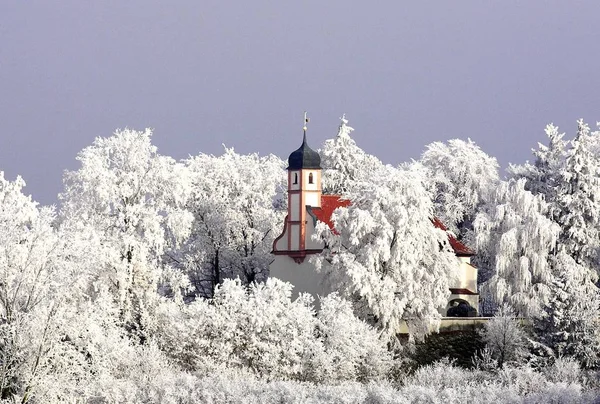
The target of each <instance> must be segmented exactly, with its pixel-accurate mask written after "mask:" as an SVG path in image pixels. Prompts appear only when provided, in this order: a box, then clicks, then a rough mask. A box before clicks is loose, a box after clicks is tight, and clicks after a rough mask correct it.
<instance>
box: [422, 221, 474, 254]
mask: <svg viewBox="0 0 600 404" xmlns="http://www.w3.org/2000/svg"><path fill="white" fill-rule="evenodd" d="M432 222H433V225H434V226H435V227H437V228H438V229H440V230H444V231H445V232H446V234H448V241H449V242H450V246H451V247H452V249H453V250H454V253H455V254H456V255H459V256H461V255H462V256H465V255H466V256H471V255H475V253H474V252H473V250H471V249H470V248H469V247H467V246H466V245H464V244H463V243H461V242H460V241H458V240H457V239H456V237H454V236H453V235H452V234H451V233H449V232H448V229H447V228H446V226H444V223H442V221H441V220H440V219H438V218H437V217H436V218H434V219H433V220H432Z"/></svg>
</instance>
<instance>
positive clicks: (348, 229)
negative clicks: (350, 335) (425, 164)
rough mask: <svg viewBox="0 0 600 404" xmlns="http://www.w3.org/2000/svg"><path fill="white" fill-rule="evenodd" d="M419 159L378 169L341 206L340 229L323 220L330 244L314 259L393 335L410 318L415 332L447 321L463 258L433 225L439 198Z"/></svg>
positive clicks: (320, 228)
mask: <svg viewBox="0 0 600 404" xmlns="http://www.w3.org/2000/svg"><path fill="white" fill-rule="evenodd" d="M424 183H425V171H424V169H423V168H422V166H420V165H419V164H416V163H415V164H413V165H411V166H407V167H403V168H400V169H393V168H391V167H387V168H386V169H384V170H380V171H379V172H376V173H373V175H372V176H371V177H370V178H369V181H368V182H363V183H361V184H360V186H357V187H355V189H353V190H352V191H349V192H347V193H346V194H345V195H346V197H348V198H349V199H350V200H351V202H352V204H351V205H350V206H349V207H347V208H338V209H336V210H335V211H334V212H333V215H332V221H333V223H334V224H335V231H334V232H332V231H330V229H329V227H328V226H327V225H325V224H323V223H319V224H318V225H317V233H318V237H321V238H322V239H323V240H324V241H325V246H326V248H325V250H324V252H323V254H320V255H318V256H316V257H315V258H313V260H314V263H315V265H316V268H317V269H318V270H320V271H324V272H325V273H326V274H327V276H328V278H329V279H330V280H331V282H332V287H333V289H334V290H338V291H340V293H341V294H342V296H344V297H347V298H348V299H350V300H352V301H354V303H355V307H356V309H357V311H358V313H359V314H360V316H361V317H362V318H364V319H369V320H370V321H372V322H373V323H374V324H376V325H377V326H378V327H379V328H381V329H383V330H385V332H386V333H387V334H388V335H394V334H395V332H396V331H397V330H398V329H399V327H400V325H401V323H402V322H403V321H406V323H407V324H408V327H409V332H410V333H411V335H413V336H415V335H416V336H420V335H424V334H426V333H428V332H429V328H430V326H433V327H435V326H436V324H439V319H440V317H441V316H440V314H439V312H438V309H439V308H440V307H444V306H445V305H446V303H447V300H446V299H447V297H448V295H449V289H448V288H449V281H450V280H452V279H454V276H456V274H455V272H456V271H457V268H458V264H457V258H456V257H455V255H454V253H453V252H452V250H451V248H450V247H449V245H448V237H447V234H446V233H445V232H444V231H442V230H440V229H437V228H436V227H434V226H433V224H432V219H433V203H432V198H431V194H430V193H429V192H428V191H427V189H426V187H425V184H424Z"/></svg>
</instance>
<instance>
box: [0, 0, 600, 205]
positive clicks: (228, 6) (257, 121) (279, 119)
mask: <svg viewBox="0 0 600 404" xmlns="http://www.w3.org/2000/svg"><path fill="white" fill-rule="evenodd" d="M352 3H353V2H348V1H339V0H328V1H322V0H321V1H316V0H306V1H298V2H291V1H281V0H280V1H274V0H273V1H267V0H253V1H238V0H236V1H223V0H220V1H217V0H203V1H172V2H166V1H163V2H157V1H142V0H137V1H122V0H119V1H98V2H84V1H80V0H77V1H12V0H8V1H2V2H0V170H3V171H5V173H6V176H7V177H8V178H10V179H14V177H15V176H16V175H17V174H21V175H22V176H23V177H24V178H25V180H26V181H27V183H28V187H27V189H26V191H27V192H29V193H32V194H33V197H34V199H36V200H39V201H40V202H42V203H54V202H55V201H56V194H57V193H58V192H59V191H60V190H61V187H62V185H61V181H62V172H63V170H64V169H74V168H77V162H76V161H75V156H76V154H77V152H78V151H80V150H81V149H82V148H84V147H85V146H87V145H90V144H91V143H92V141H93V139H94V138H95V137H96V136H109V135H110V134H111V133H112V132H113V131H114V129H116V128H122V127H125V126H128V127H131V128H136V129H143V128H145V127H152V128H154V129H155V135H154V143H155V144H156V145H157V146H158V147H159V152H161V153H162V154H166V155H170V156H173V157H175V158H177V159H180V158H185V157H187V156H188V155H189V154H197V153H199V152H205V153H214V154H219V153H220V152H221V150H222V146H221V144H222V143H225V144H226V145H228V146H233V147H234V148H235V149H236V150H237V151H239V152H243V153H248V152H253V151H258V152H260V153H261V154H268V153H274V154H277V155H279V156H280V157H282V158H286V157H287V155H288V154H289V152H291V151H292V150H294V149H295V148H297V147H298V145H299V143H300V142H301V135H302V131H301V127H302V113H303V111H304V110H308V111H309V116H310V117H311V124H310V128H309V143H310V144H311V146H313V147H314V148H316V147H318V146H319V145H320V144H321V143H322V141H323V140H324V139H326V138H330V137H333V136H334V135H335V133H336V127H337V125H338V117H339V116H340V115H341V114H342V113H343V112H345V113H346V114H347V116H348V118H349V119H350V125H351V126H353V127H354V128H355V129H356V131H355V132H354V138H355V139H356V140H357V142H358V143H359V145H360V146H361V147H363V148H364V149H365V150H367V151H368V152H370V153H373V154H375V155H377V156H378V157H380V158H381V159H382V160H383V161H385V162H387V163H393V164H396V163H400V162H403V161H407V160H409V159H411V158H418V157H419V155H420V153H421V152H422V150H423V148H424V146H425V145H426V144H428V143H430V142H432V141H435V140H447V139H450V138H457V137H458V138H463V139H465V138H467V137H470V138H471V139H473V140H474V141H476V142H477V143H478V144H479V145H480V146H481V147H482V148H483V149H484V150H485V151H486V152H487V153H489V154H491V155H493V156H496V157H497V158H498V159H499V161H500V163H501V164H502V165H503V166H505V165H506V164H507V163H508V162H522V161H524V160H525V159H529V158H530V149H531V148H532V147H535V145H536V142H537V141H544V134H543V129H544V126H545V125H546V124H547V123H549V122H554V123H555V124H558V125H559V126H561V129H563V130H566V131H567V132H569V134H572V133H573V130H574V128H575V126H576V124H575V120H576V119H577V118H579V117H583V118H584V119H585V120H586V121H588V122H590V124H595V122H596V120H600V111H599V109H598V106H599V105H600V95H599V93H598V88H599V84H600V56H598V54H597V53H598V50H599V48H598V43H599V40H600V28H599V24H598V16H599V15H600V3H598V2H597V1H562V0H561V1H558V0H555V1H541V0H540V1H537V0H528V1H507V0H502V1H491V0H486V1H481V0H477V1H476V0H473V1H458V2H456V1H454V2H450V1H418V2H400V1H397V0H396V1H391V0H390V1H388V0H385V1H379V2H354V3H355V4H352Z"/></svg>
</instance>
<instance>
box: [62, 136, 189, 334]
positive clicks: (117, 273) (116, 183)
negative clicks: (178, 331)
mask: <svg viewBox="0 0 600 404" xmlns="http://www.w3.org/2000/svg"><path fill="white" fill-rule="evenodd" d="M151 136H152V132H151V131H150V130H148V129H147V130H146V131H144V132H138V131H134V130H129V129H126V130H118V131H116V132H115V133H114V135H113V136H111V137H109V138H97V139H96V140H95V141H94V143H93V144H92V145H91V146H89V147H87V148H85V149H84V150H83V151H81V152H80V153H79V155H78V157H77V159H78V160H79V161H80V162H81V168H80V169H79V170H77V171H73V172H67V173H66V174H65V191H64V193H63V194H62V195H61V200H62V209H61V227H62V228H63V229H68V232H69V233H70V234H74V235H75V236H74V237H75V238H76V239H77V240H79V243H81V245H86V246H87V247H86V248H87V250H88V251H89V252H90V253H91V254H93V260H92V261H93V264H92V265H93V268H91V271H92V272H93V274H92V276H93V277H94V278H95V282H98V283H99V284H102V285H106V286H107V287H108V288H109V290H110V291H111V292H112V293H113V296H114V299H115V301H116V302H117V303H118V307H119V309H120V317H121V321H122V322H123V323H124V325H125V326H126V327H127V328H128V329H129V331H130V333H131V335H136V336H137V337H139V338H140V339H141V340H144V339H145V338H146V331H145V327H146V324H145V323H146V322H147V321H149V320H150V318H151V317H150V316H149V310H150V309H151V307H153V305H154V304H155V302H156V299H157V297H158V294H157V290H158V287H159V285H160V283H161V277H163V275H164V274H165V273H164V272H163V269H164V268H163V265H162V262H161V259H162V256H163V254H164V253H165V251H167V249H169V248H172V247H175V246H177V244H178V243H179V242H181V241H182V240H183V239H185V238H186V237H187V235H188V234H189V231H190V228H191V222H192V219H193V218H192V215H191V214H190V213H189V212H187V211H186V210H185V209H183V208H182V207H183V206H184V204H185V202H186V201H187V198H188V195H189V186H188V183H189V182H188V180H187V178H188V176H187V170H186V169H185V167H184V166H183V165H180V164H177V163H176V162H175V161H174V160H173V159H171V158H169V157H164V156H161V155H159V154H158V153H157V150H156V147H155V146H153V145H152V143H151ZM79 256H80V255H79ZM80 257H81V256H80Z"/></svg>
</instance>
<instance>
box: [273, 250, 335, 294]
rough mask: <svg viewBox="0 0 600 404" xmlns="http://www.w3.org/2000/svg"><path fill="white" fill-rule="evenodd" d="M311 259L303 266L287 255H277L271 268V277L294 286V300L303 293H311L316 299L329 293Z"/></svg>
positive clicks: (305, 261)
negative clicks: (310, 261)
mask: <svg viewBox="0 0 600 404" xmlns="http://www.w3.org/2000/svg"><path fill="white" fill-rule="evenodd" d="M309 259H310V256H307V257H306V258H305V259H304V261H303V262H302V263H301V264H297V263H296V262H295V261H294V260H293V259H292V258H290V257H288V256H287V255H276V256H275V260H274V261H273V262H272V263H271V265H270V267H269V270H270V276H271V277H274V278H278V279H281V280H282V281H286V282H290V283H291V284H292V285H294V290H293V293H292V297H293V298H296V297H298V295H299V294H300V293H301V292H307V293H310V294H311V295H312V296H313V297H314V298H315V299H317V296H324V295H326V294H327V293H329V292H328V290H327V288H326V287H325V282H324V276H323V275H322V274H321V273H318V272H316V271H315V269H314V266H313V265H311V264H310V263H309Z"/></svg>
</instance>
